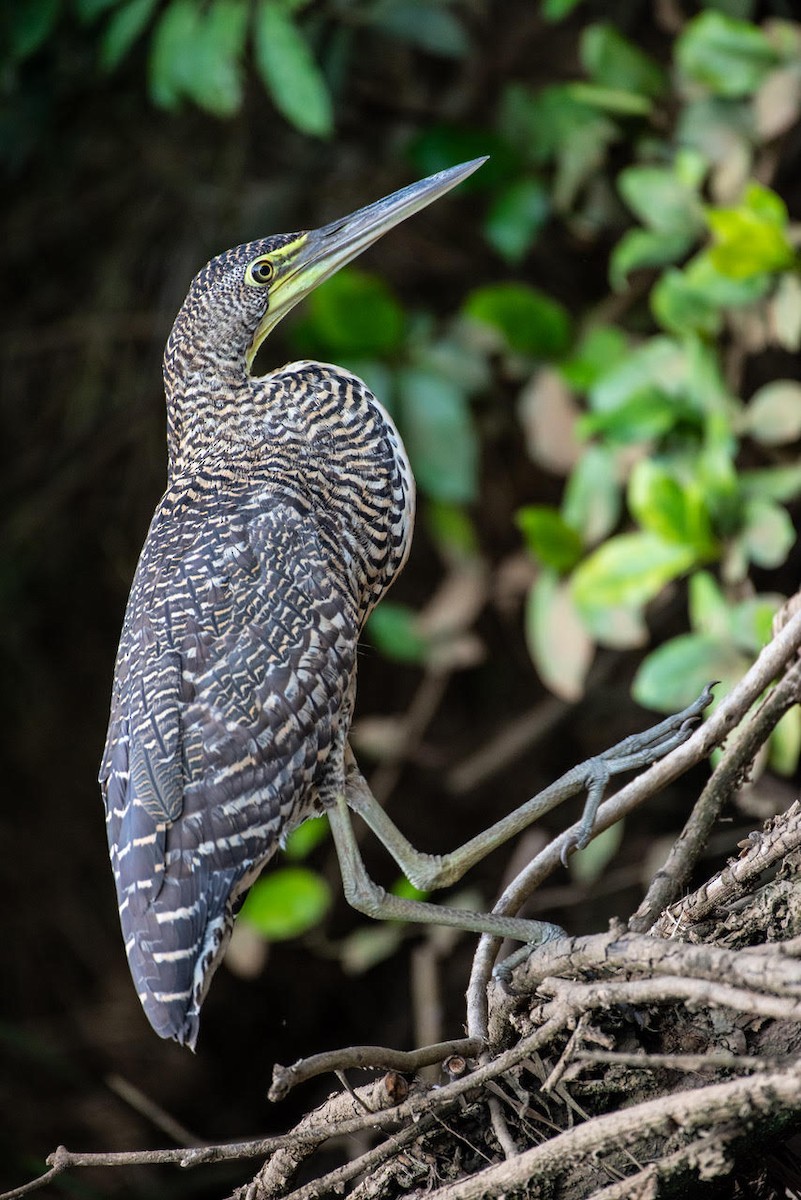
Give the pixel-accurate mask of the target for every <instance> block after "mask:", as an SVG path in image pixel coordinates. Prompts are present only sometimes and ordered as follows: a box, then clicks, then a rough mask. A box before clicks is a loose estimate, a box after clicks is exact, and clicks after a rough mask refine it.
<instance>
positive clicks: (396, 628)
mask: <svg viewBox="0 0 801 1200" xmlns="http://www.w3.org/2000/svg"><path fill="white" fill-rule="evenodd" d="M366 632H367V636H368V637H369V639H370V641H371V642H372V643H373V645H374V646H375V648H376V649H377V650H379V651H380V652H381V654H383V655H384V657H385V658H391V659H394V660H395V661H396V662H407V663H422V662H424V661H425V658H426V654H427V652H428V643H427V642H426V640H425V638H424V637H422V636H421V635H420V634H419V633H418V631H417V614H416V613H415V611H414V610H413V609H411V608H409V607H408V605H406V604H397V603H395V602H394V601H392V600H383V601H382V602H381V604H379V605H378V607H377V608H376V609H374V611H373V612H372V614H371V615H370V617H369V619H368V621H367V625H366Z"/></svg>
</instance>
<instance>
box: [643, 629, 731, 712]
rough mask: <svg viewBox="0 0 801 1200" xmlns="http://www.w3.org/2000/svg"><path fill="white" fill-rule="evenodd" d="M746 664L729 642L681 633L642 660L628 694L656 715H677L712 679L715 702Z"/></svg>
mask: <svg viewBox="0 0 801 1200" xmlns="http://www.w3.org/2000/svg"><path fill="white" fill-rule="evenodd" d="M749 666H750V662H749V660H748V658H746V657H745V656H744V655H743V654H740V653H739V652H738V651H737V650H735V648H734V647H733V646H732V645H731V643H729V642H727V641H721V640H720V639H719V638H713V637H709V636H708V635H707V634H703V633H684V634H681V636H679V637H676V638H672V639H671V640H670V641H669V642H665V644H664V645H662V646H660V647H659V648H658V649H657V650H654V651H652V653H651V654H649V655H648V657H647V658H646V659H645V660H644V661H643V663H642V665H641V666H640V669H639V670H638V671H637V674H636V676H635V677H634V683H633V684H632V689H631V694H632V696H633V697H634V699H635V700H636V701H637V703H638V704H642V705H643V706H644V707H645V708H653V709H656V711H657V712H667V713H671V712H677V711H678V710H680V709H682V708H685V707H686V706H687V705H688V704H691V703H692V701H693V700H694V699H695V697H696V696H697V695H698V694H699V692H700V691H701V690H702V689H703V688H704V687H705V686H706V684H708V683H709V682H711V680H713V679H717V680H720V682H721V684H722V685H723V686H722V687H720V688H717V689H716V696H715V699H716V700H719V699H720V698H721V697H722V696H725V695H726V693H727V692H729V691H731V689H732V688H733V687H734V685H735V684H736V683H738V682H739V680H740V679H741V678H742V677H743V675H744V674H745V672H746V671H747V670H748V667H749Z"/></svg>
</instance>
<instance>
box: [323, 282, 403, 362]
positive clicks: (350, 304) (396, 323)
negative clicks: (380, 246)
mask: <svg viewBox="0 0 801 1200" xmlns="http://www.w3.org/2000/svg"><path fill="white" fill-rule="evenodd" d="M306 319H307V321H308V322H309V324H310V325H311V331H310V342H311V343H316V345H317V351H318V353H319V350H320V345H321V344H322V346H323V347H325V349H326V350H327V351H330V352H331V353H332V354H333V355H336V356H340V357H341V356H342V355H348V354H350V355H374V354H375V355H380V354H390V353H391V352H392V351H394V350H396V349H397V348H398V347H399V346H400V344H401V342H402V340H403V333H404V324H405V321H404V315H403V309H402V308H401V306H400V304H399V303H398V301H397V300H396V299H395V296H394V295H393V294H392V291H391V290H390V288H389V287H388V285H387V284H386V283H385V282H384V280H383V279H381V278H380V277H379V276H378V275H372V274H369V273H368V272H366V271H361V270H359V269H358V268H357V267H348V268H346V269H345V270H342V271H338V272H337V273H336V275H333V276H332V277H331V278H330V279H327V280H326V282H325V283H324V284H322V285H321V286H320V287H318V288H315V290H314V291H313V292H312V294H311V296H310V297H309V300H308V305H307V318H306ZM303 336H308V335H307V333H306V332H304V335H303Z"/></svg>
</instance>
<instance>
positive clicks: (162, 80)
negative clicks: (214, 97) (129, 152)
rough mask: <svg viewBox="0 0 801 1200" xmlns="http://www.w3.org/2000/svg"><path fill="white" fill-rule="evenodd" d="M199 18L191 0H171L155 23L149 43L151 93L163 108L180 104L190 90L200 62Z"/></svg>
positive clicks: (175, 106)
mask: <svg viewBox="0 0 801 1200" xmlns="http://www.w3.org/2000/svg"><path fill="white" fill-rule="evenodd" d="M199 19H200V14H199V10H198V9H197V7H196V6H195V4H193V3H192V0H172V2H171V3H170V4H169V5H168V6H167V8H165V10H164V12H163V13H162V14H161V17H160V19H159V20H158V22H157V24H156V28H155V31H154V33H153V37H152V39H151V43H150V95H151V98H152V100H153V102H154V103H155V104H157V105H158V106H159V107H160V108H167V109H174V108H177V107H178V105H179V103H180V101H181V99H182V98H183V97H184V96H186V95H188V94H191V90H192V87H193V80H194V77H195V76H196V74H197V72H198V70H199V69H200V65H201V64H200V62H199V59H198V55H197V42H198V28H199Z"/></svg>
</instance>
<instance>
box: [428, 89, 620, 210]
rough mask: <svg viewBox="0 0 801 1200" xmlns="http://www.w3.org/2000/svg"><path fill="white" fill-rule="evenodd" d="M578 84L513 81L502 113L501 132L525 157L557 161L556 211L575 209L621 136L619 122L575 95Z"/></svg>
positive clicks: (526, 159) (541, 161) (534, 162)
mask: <svg viewBox="0 0 801 1200" xmlns="http://www.w3.org/2000/svg"><path fill="white" fill-rule="evenodd" d="M573 86H575V85H571V84H555V85H553V86H551V87H546V88H543V89H542V90H541V91H539V92H537V93H536V94H534V93H532V92H531V91H529V89H528V88H525V87H523V85H522V84H510V85H509V86H508V87H507V88H506V90H505V91H504V94H503V97H502V103H501V112H500V117H499V128H500V131H501V133H502V135H503V136H504V137H505V138H506V140H507V141H508V142H509V144H510V145H512V146H514V147H515V148H516V150H517V151H518V153H519V154H520V156H521V158H522V159H523V161H524V162H526V163H528V164H532V165H542V164H544V163H549V162H554V163H555V166H556V173H555V177H554V183H553V187H552V189H551V195H552V204H553V207H554V209H555V210H556V211H557V212H564V211H567V210H568V209H569V208H570V206H571V204H572V203H573V201H574V199H575V197H576V195H577V193H578V191H579V189H580V188H581V187H582V185H583V184H584V183H585V182H586V181H587V180H588V179H589V178H590V177H591V176H592V175H593V174H594V173H595V172H596V171H597V170H598V168H599V167H600V166H601V164H602V163H603V160H604V156H605V154H606V148H607V146H608V145H609V144H610V142H613V141H614V140H615V139H616V138H617V137H618V136H619V130H618V127H617V126H616V125H615V124H614V122H612V121H610V120H609V118H608V117H606V116H604V115H603V113H601V112H599V111H598V109H597V108H594V107H593V106H591V105H589V104H585V103H583V102H581V101H579V100H577V99H576V98H575V96H574V95H573V94H572V87H573ZM485 153H486V151H485ZM450 161H451V162H453V161H454V160H453V159H451V160H450ZM456 161H458V160H456Z"/></svg>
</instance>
